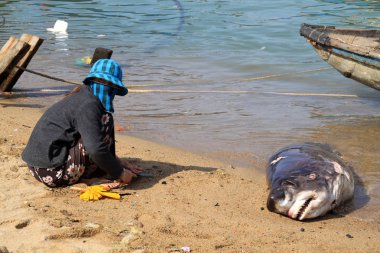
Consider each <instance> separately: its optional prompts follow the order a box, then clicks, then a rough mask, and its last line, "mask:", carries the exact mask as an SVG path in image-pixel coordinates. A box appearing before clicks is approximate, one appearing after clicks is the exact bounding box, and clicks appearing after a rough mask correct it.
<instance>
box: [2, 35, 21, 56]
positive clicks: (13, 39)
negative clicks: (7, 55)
mask: <svg viewBox="0 0 380 253" xmlns="http://www.w3.org/2000/svg"><path fill="white" fill-rule="evenodd" d="M17 41H18V39H17V38H16V37H13V36H11V37H10V38H9V39H8V41H7V43H5V44H4V46H3V47H2V48H1V50H0V54H2V53H3V52H6V51H8V50H9V48H11V47H13V46H14V44H16V43H17Z"/></svg>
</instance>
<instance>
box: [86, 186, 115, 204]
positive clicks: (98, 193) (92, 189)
mask: <svg viewBox="0 0 380 253" xmlns="http://www.w3.org/2000/svg"><path fill="white" fill-rule="evenodd" d="M108 191H109V189H108V188H107V187H104V186H102V185H94V186H89V187H87V188H86V189H83V193H82V194H81V195H80V199H81V200H84V201H91V200H92V201H93V200H99V199H101V198H103V197H107V198H112V199H120V195H119V194H118V193H114V192H108Z"/></svg>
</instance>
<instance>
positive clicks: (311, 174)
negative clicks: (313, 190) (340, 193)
mask: <svg viewBox="0 0 380 253" xmlns="http://www.w3.org/2000/svg"><path fill="white" fill-rule="evenodd" d="M317 177H318V175H317V174H316V173H310V174H309V175H308V176H307V178H308V179H309V180H315V179H316V178H317Z"/></svg>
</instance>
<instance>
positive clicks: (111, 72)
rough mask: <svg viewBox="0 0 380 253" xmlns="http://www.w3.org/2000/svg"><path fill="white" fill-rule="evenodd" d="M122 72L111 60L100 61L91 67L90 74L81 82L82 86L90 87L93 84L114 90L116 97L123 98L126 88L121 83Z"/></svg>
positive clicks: (126, 91)
mask: <svg viewBox="0 0 380 253" xmlns="http://www.w3.org/2000/svg"><path fill="white" fill-rule="evenodd" d="M122 79H123V71H122V69H121V68H120V66H119V64H118V63H117V62H116V61H114V60H111V59H100V60H98V61H96V62H95V64H94V65H93V66H92V68H91V70H90V73H88V75H87V77H86V78H85V79H84V80H83V83H84V84H87V85H90V84H91V83H93V82H95V83H98V84H103V85H106V86H108V87H111V88H113V89H115V90H116V95H119V96H125V95H126V94H127V93H128V89H127V87H125V85H124V84H123V82H122Z"/></svg>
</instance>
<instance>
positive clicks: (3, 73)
mask: <svg viewBox="0 0 380 253" xmlns="http://www.w3.org/2000/svg"><path fill="white" fill-rule="evenodd" d="M42 42H43V39H41V38H39V37H37V36H34V35H30V34H23V35H22V36H21V38H20V39H17V38H15V37H11V38H9V40H8V41H7V43H5V45H4V46H3V47H2V48H1V50H0V90H1V91H11V90H12V88H13V86H14V85H15V84H16V82H17V81H18V79H19V78H20V76H21V74H22V73H23V70H22V69H20V68H18V67H23V68H26V67H27V65H28V64H29V62H30V61H31V59H32V57H33V56H34V54H35V53H36V52H37V50H38V48H39V47H40V45H41V44H42Z"/></svg>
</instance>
